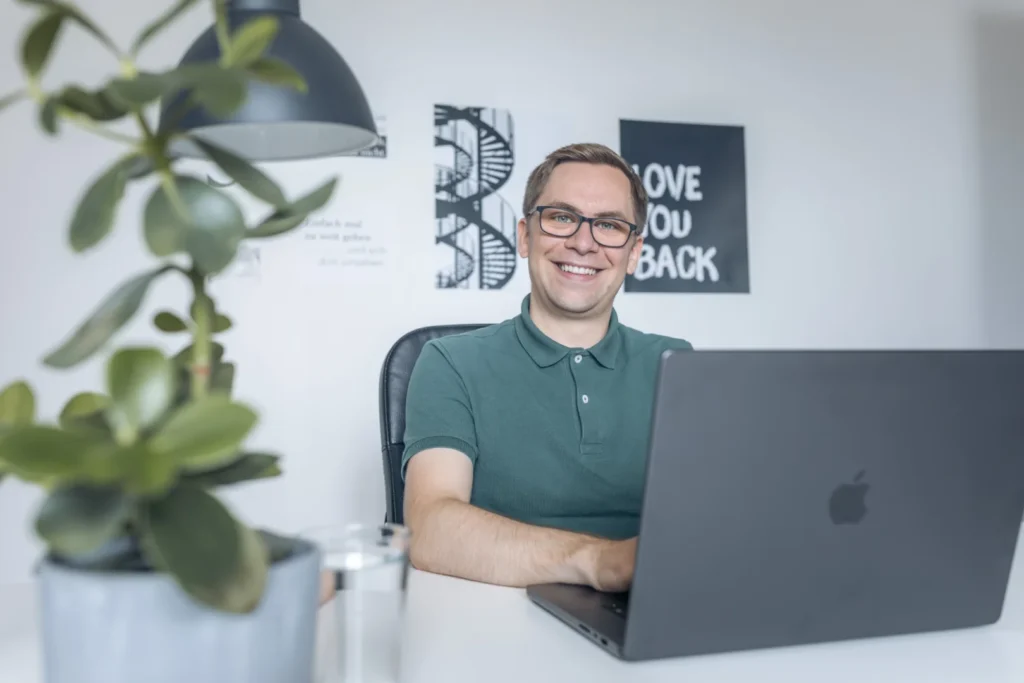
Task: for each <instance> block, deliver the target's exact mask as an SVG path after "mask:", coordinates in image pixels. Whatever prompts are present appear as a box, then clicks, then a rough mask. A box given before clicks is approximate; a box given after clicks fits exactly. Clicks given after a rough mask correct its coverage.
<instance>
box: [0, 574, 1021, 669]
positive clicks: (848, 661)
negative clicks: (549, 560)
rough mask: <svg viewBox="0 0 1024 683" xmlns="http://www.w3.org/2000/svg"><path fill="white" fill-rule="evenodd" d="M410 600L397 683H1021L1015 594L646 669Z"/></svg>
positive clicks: (26, 663)
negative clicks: (913, 619) (918, 625)
mask: <svg viewBox="0 0 1024 683" xmlns="http://www.w3.org/2000/svg"><path fill="white" fill-rule="evenodd" d="M1015 573H1016V574H1018V576H1019V575H1020V573H1021V568H1020V567H1018V568H1017V571H1016V572H1015ZM1016 585H1018V586H1019V585H1020V582H1016ZM409 591H410V593H409V599H408V603H407V604H408V612H407V621H406V624H405V638H404V641H403V677H402V681H403V683H428V682H429V683H436V682H437V681H445V683H462V682H466V683H477V681H480V680H486V681H492V682H494V683H504V682H506V681H507V682H509V683H522V682H523V681H531V682H536V683H544V682H547V681H552V682H554V681H558V682H559V683H564V681H574V680H576V681H588V682H589V683H610V682H612V681H614V682H616V683H617V682H619V681H622V682H626V681H628V682H630V683H644V682H647V681H657V682H660V681H672V682H673V683H674V682H676V681H695V682H700V683H740V682H743V683H748V682H750V683H753V682H756V683H775V682H778V683H805V682H806V683H821V682H822V681H824V680H828V681H830V683H847V682H849V683H864V681H872V683H889V682H892V683H896V682H897V681H899V682H901V683H902V682H904V681H907V682H916V681H928V682H929V683H1020V681H1024V595H1020V593H1022V592H1024V591H1019V590H1017V591H1013V592H1011V596H1010V598H1009V600H1008V603H1007V609H1006V610H1005V611H1004V616H1003V619H1002V621H1000V623H999V624H997V625H996V626H993V627H988V628H984V629H975V630H969V631H960V632H951V633H941V634H931V635H919V636H902V637H897V638H885V639H878V640H872V641H859V642H848V643H841V644H827V645H814V646H805V647H794V648H783V649H777V650H766V651H759V652H747V653H740V654H728V655H715V656H708V657H697V658H692V659H677V660H664V661H658V662H645V663H624V662H620V661H618V660H616V659H614V658H613V657H611V656H610V655H608V654H606V653H605V652H604V651H602V650H601V649H599V648H598V647H596V646H594V645H592V644H591V643H590V642H589V641H587V640H585V639H584V638H583V637H582V636H580V635H577V634H576V633H575V632H574V631H572V630H570V629H569V628H568V627H567V626H565V625H563V624H562V623H561V622H559V621H557V620H556V619H554V618H553V617H551V616H549V615H548V614H547V613H545V612H543V611H542V610H541V609H540V608H538V607H536V606H534V605H533V604H532V603H530V601H529V600H528V599H527V597H526V595H525V592H524V591H521V590H514V589H508V588H499V587H495V586H488V585H483V584H478V583H471V582H467V581H461V580H457V579H452V578H448V577H442V576H436V575H432V574H426V573H422V572H413V573H412V576H411V577H410V586H409ZM1014 593H1017V594H1014ZM34 604H35V591H34V587H33V586H31V585H23V586H8V587H4V588H0V683H15V682H16V683H41V682H42V678H41V676H40V668H39V665H38V658H39V650H38V642H37V640H36V633H35V628H36V622H35V610H34Z"/></svg>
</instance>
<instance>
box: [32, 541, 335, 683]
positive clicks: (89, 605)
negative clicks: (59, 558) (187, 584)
mask: <svg viewBox="0 0 1024 683" xmlns="http://www.w3.org/2000/svg"><path fill="white" fill-rule="evenodd" d="M294 543H295V547H294V549H293V551H292V552H291V553H290V554H289V556H288V557H286V558H285V559H282V560H279V561H277V562H275V563H274V564H272V565H271V567H270V572H269V575H268V577H267V586H266V592H265V593H264V596H263V599H262V601H261V602H260V605H259V606H258V607H257V608H256V610H255V611H253V612H252V613H250V614H227V613H223V612H219V611H217V610H214V609H211V608H208V607H206V606H204V605H201V604H199V603H197V602H195V601H194V600H192V598H190V597H189V596H188V595H187V594H186V593H185V592H184V591H182V590H181V589H180V588H179V587H178V585H177V584H176V583H175V582H174V580H173V579H171V578H170V577H169V576H167V575H165V574H161V573H157V572H150V571H121V572H113V571H112V572H105V571H96V570H85V569H76V568H74V567H71V566H68V565H66V564H63V563H58V562H55V561H53V560H52V559H49V558H48V559H45V560H43V562H42V563H41V565H40V567H39V582H40V585H39V588H40V598H41V602H40V609H41V617H42V618H41V628H42V644H43V667H44V672H45V681H46V683H235V682H236V681H237V682H238V683H311V682H312V680H313V670H314V669H313V665H314V655H315V647H316V620H317V609H318V594H319V574H320V551H319V549H318V548H317V547H316V546H314V545H312V544H310V543H308V542H305V541H294Z"/></svg>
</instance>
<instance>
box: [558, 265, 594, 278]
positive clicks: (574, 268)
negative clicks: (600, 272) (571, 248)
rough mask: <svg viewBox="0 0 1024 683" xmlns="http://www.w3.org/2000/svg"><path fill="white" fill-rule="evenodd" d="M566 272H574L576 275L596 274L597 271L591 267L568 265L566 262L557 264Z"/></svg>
mask: <svg viewBox="0 0 1024 683" xmlns="http://www.w3.org/2000/svg"><path fill="white" fill-rule="evenodd" d="M558 267H559V268H561V269H562V270H564V271H565V272H567V273H575V274H576V275H597V271H596V270H594V269H593V268H583V267H581V266H569V265H566V264H564V263H563V264H560V265H559V266H558Z"/></svg>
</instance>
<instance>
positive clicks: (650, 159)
mask: <svg viewBox="0 0 1024 683" xmlns="http://www.w3.org/2000/svg"><path fill="white" fill-rule="evenodd" d="M619 147H620V149H619V152H620V154H622V156H623V157H624V158H625V159H626V161H628V162H629V163H630V164H631V165H632V166H633V168H634V170H636V172H637V174H638V175H639V176H640V178H641V179H642V180H643V181H644V187H645V189H646V190H647V194H648V198H649V202H650V203H649V204H648V211H647V224H646V226H644V232H643V235H644V244H643V247H642V250H641V254H640V261H639V264H638V265H637V268H636V271H635V272H634V273H633V275H629V276H626V282H625V290H626V291H627V292H740V293H749V292H750V270H749V263H748V255H747V181H746V156H745V151H744V138H743V128H742V127H739V126H718V125H700V124H689V123H663V122H653V121H627V120H622V121H620V122H619Z"/></svg>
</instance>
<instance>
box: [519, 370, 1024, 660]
mask: <svg viewBox="0 0 1024 683" xmlns="http://www.w3.org/2000/svg"><path fill="white" fill-rule="evenodd" d="M654 401H655V403H654V410H653V417H652V424H651V431H650V440H649V450H648V456H647V469H646V479H645V488H644V499H643V504H642V510H641V512H640V522H639V532H638V542H637V556H636V566H635V570H634V576H633V582H632V584H631V587H630V590H629V591H628V593H622V594H609V593H602V592H599V591H595V590H593V589H591V588H589V587H583V586H572V585H564V584H545V585H536V586H531V587H529V588H528V589H527V595H528V596H529V598H530V599H531V600H532V601H533V602H534V603H535V604H537V605H539V606H540V607H542V608H544V609H545V610H547V611H548V612H550V613H551V614H553V615H554V616H555V617H557V618H558V619H560V620H562V621H563V622H565V624H567V625H568V626H569V627H571V628H573V629H575V630H576V631H578V632H579V633H580V634H582V635H583V636H585V637H586V638H588V639H589V640H591V641H592V642H594V643H596V644H597V645H598V646H599V647H602V648H604V649H605V650H607V651H608V652H610V653H611V654H613V655H615V656H616V657H619V658H621V659H624V660H632V661H638V660H650V659H661V658H669V657H683V656H693V655H705V654H713V653H723V652H736V651H745V650H755V649H762V648H774V647H783V646H794V645H807V644H814V643H823V642H835V641H843V640H851V639H861V638H876V637H883V636H894V635H899V634H911V633H923V632H931V631H942V630H950V629H962V628H968V627H976V626H982V625H987V624H992V623H994V622H996V621H998V620H999V618H1000V615H1001V612H1002V608H1003V601H1004V596H1005V594H1006V589H1007V583H1008V580H1009V575H1010V570H1011V565H1012V563H1013V557H1014V553H1015V551H1016V545H1017V539H1018V535H1019V533H1020V529H1021V521H1022V517H1024V352H1018V351H941V350H939V351H870V350H868V351H828V350H826V351H788V350H786V351H682V352H671V351H670V352H667V353H666V354H665V355H664V356H663V357H662V359H661V364H660V368H659V375H658V382H657V389H656V393H655V399H654Z"/></svg>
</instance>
